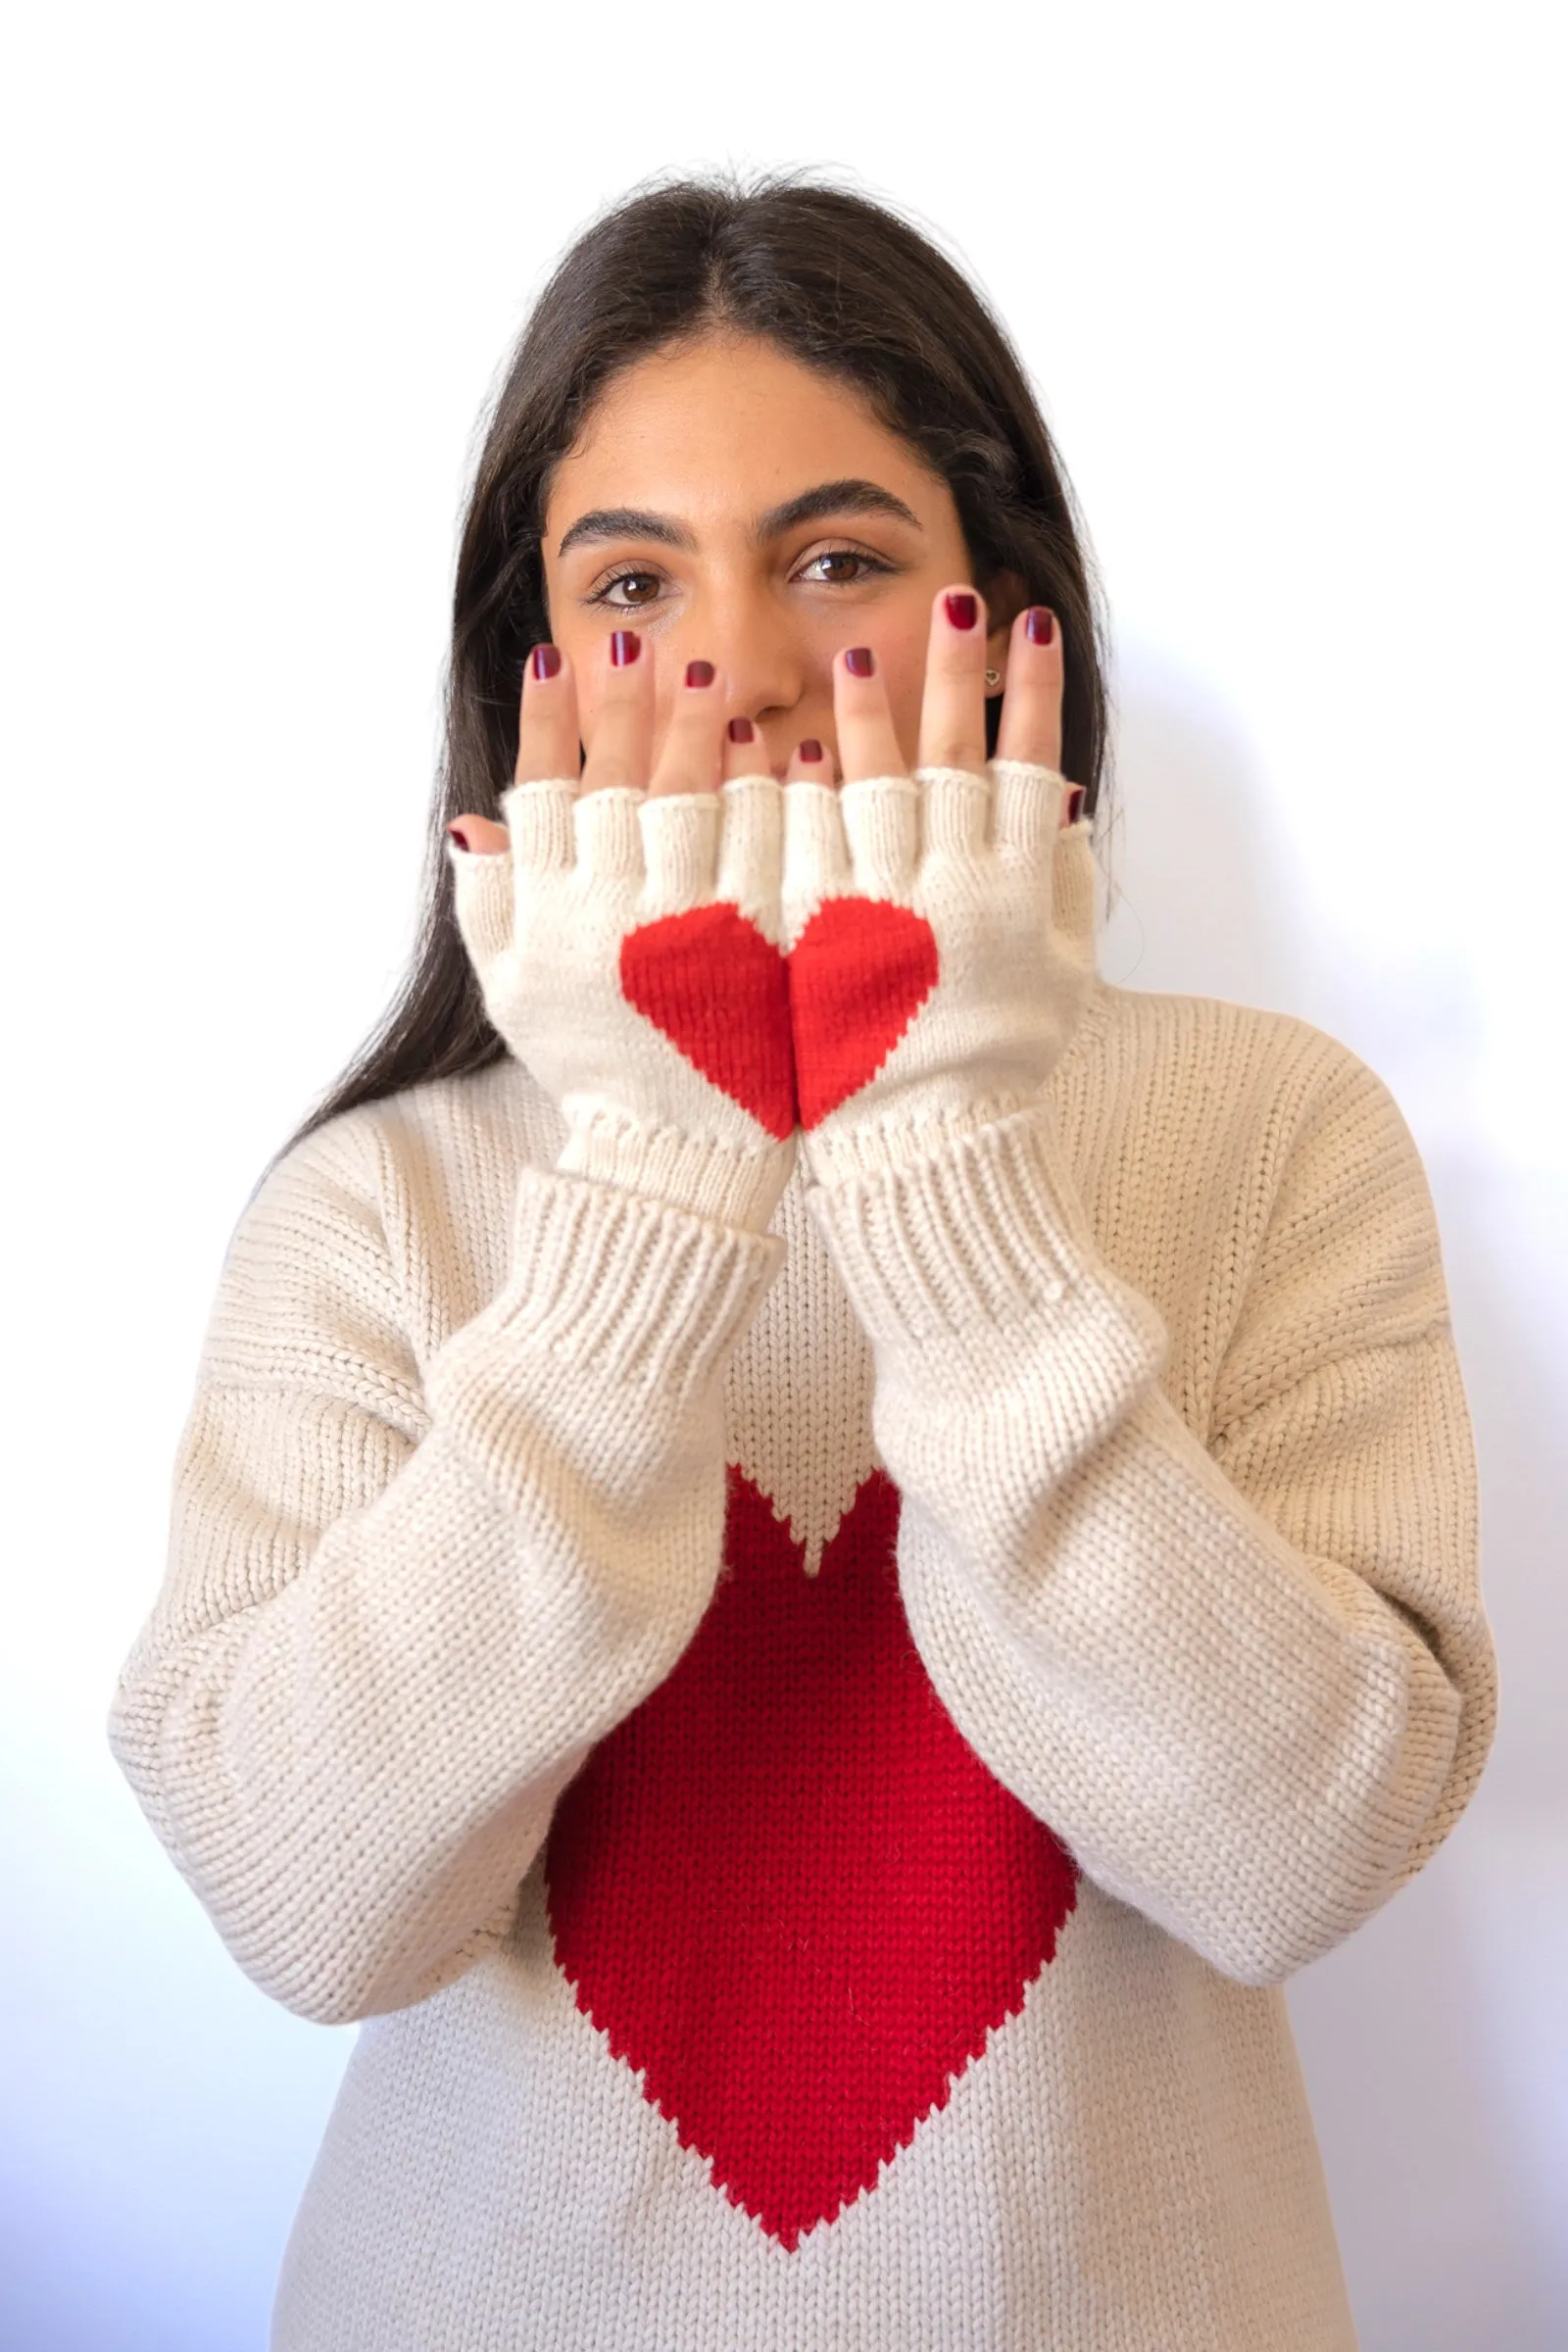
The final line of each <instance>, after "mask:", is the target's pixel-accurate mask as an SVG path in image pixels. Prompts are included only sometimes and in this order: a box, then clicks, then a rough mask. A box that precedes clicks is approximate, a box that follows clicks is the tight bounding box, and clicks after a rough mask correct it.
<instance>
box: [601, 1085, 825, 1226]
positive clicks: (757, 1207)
mask: <svg viewBox="0 0 1568 2352" xmlns="http://www.w3.org/2000/svg"><path fill="white" fill-rule="evenodd" d="M794 1158H795V1144H794V1139H793V1138H791V1140H790V1141H789V1142H788V1143H782V1144H773V1145H767V1146H764V1147H762V1148H761V1149H760V1150H759V1151H756V1152H738V1151H732V1150H731V1149H729V1148H728V1147H727V1146H726V1145H723V1144H718V1143H713V1142H711V1141H710V1140H708V1139H707V1138H705V1137H699V1136H692V1135H686V1134H683V1133H681V1132H680V1131H679V1130H677V1129H675V1128H672V1127H644V1126H641V1125H639V1124H638V1122H637V1121H636V1120H634V1119H630V1118H628V1117H626V1116H625V1114H624V1113H622V1112H619V1111H614V1110H611V1109H608V1108H602V1107H596V1108H594V1109H592V1110H579V1109H577V1108H576V1106H574V1105H572V1104H569V1103H568V1105H567V1112H566V1141H565V1144H564V1147H563V1149H562V1153H561V1157H560V1159H559V1160H558V1162H557V1166H558V1167H559V1168H560V1169H561V1171H562V1173H563V1174H564V1175H571V1176H592V1177H594V1178H595V1179H597V1180H598V1181H599V1182H600V1183H603V1184H614V1185H618V1186H620V1187H621V1188H622V1189H623V1190H624V1191H626V1192H628V1193H635V1194H639V1195H641V1196H642V1197H643V1198H645V1199H648V1200H652V1201H664V1202H666V1203H667V1204H668V1205H669V1206H670V1207H671V1208H682V1209H686V1210H688V1211H689V1212H690V1213H691V1214H693V1215H695V1216H699V1217H711V1219H712V1220H713V1222H714V1223H715V1224H718V1225H733V1226H739V1227H741V1228H743V1229H744V1230H745V1231H747V1232H750V1233H765V1232H766V1230H767V1228H768V1225H769V1223H770V1222H771V1220H772V1215H773V1211H774V1209H775V1208H776V1207H777V1206H778V1200H779V1195H780V1194H781V1193H782V1192H783V1190H784V1187H785V1185H786V1184H787V1183H788V1181H789V1175H790V1169H791V1167H792V1166H793V1164H794Z"/></svg>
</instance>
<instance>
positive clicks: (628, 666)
mask: <svg viewBox="0 0 1568 2352" xmlns="http://www.w3.org/2000/svg"><path fill="white" fill-rule="evenodd" d="M600 659H601V660H602V661H603V662H604V670H603V673H602V676H601V681H600V695H599V702H598V707H597V709H596V710H595V711H594V715H593V720H592V732H591V734H590V735H589V738H588V757H587V759H586V760H585V761H584V762H583V771H582V790H583V792H584V793H591V792H606V791H613V790H616V789H619V790H621V791H626V792H643V791H646V789H647V786H648V769H649V763H650V761H651V760H652V757H653V744H654V664H653V662H652V661H651V660H650V658H649V655H648V652H647V650H646V648H645V646H644V644H643V641H642V638H641V637H640V636H639V634H638V632H637V631H636V630H635V629H615V630H613V631H612V633H611V635H610V638H609V640H608V641H607V643H606V646H605V650H604V653H603V655H602V656H601V657H600Z"/></svg>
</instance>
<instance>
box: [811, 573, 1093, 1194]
mask: <svg viewBox="0 0 1568 2352" xmlns="http://www.w3.org/2000/svg"><path fill="white" fill-rule="evenodd" d="M985 649H986V633H985V627H984V607H983V604H982V603H981V600H980V598H979V597H978V594H977V592H976V591H974V590H973V589H971V588H968V587H966V586H964V585H962V584H958V585H956V586H955V587H953V588H951V589H947V590H944V591H942V592H941V593H940V594H939V595H938V596H937V598H936V600H935V603H934V607H933V612H932V619H931V642H930V651H929V655H928V659H927V665H926V677H925V693H924V701H923V705H922V711H921V722H920V742H919V759H918V764H917V766H916V769H915V773H914V775H913V776H910V775H908V774H907V772H906V771H905V768H904V764H903V760H902V757H901V754H900V750H899V745H898V740H897V737H896V735H895V733H894V728H893V723H892V718H891V715H890V712H889V706H888V699H887V694H886V691H885V689H884V687H883V684H882V681H881V679H880V677H879V676H878V675H877V673H876V669H875V665H874V661H871V662H870V664H869V666H867V657H866V654H865V649H860V650H859V653H857V652H856V651H851V652H849V653H841V654H840V655H839V656H838V658H837V659H836V661H835V662H834V704H835V719H836V725H837V732H838V755H839V764H840V768H841V770H842V774H843V777H844V782H843V784H842V786H841V787H840V788H839V789H838V790H835V789H834V788H833V787H832V786H831V785H830V784H828V783H826V782H823V781H812V780H810V778H809V775H807V774H804V773H797V772H792V774H791V776H790V778H789V781H788V783H787V786H786V790H785V857H784V881H783V926H784V944H785V947H786V949H787V951H788V952H789V957H790V999H791V1019H792V1028H793V1035H794V1051H795V1070H796V1085H797V1090H798V1094H799V1100H800V1121H801V1127H802V1130H803V1134H804V1139H805V1148H806V1152H807V1157H808V1160H809V1164H810V1166H811V1169H812V1172H813V1174H815V1175H816V1176H817V1177H818V1178H820V1179H822V1180H824V1181H828V1182H831V1181H833V1180H834V1179H835V1178H837V1177H840V1176H843V1175H847V1174H851V1173H854V1172H856V1171H858V1170H862V1171H863V1170H869V1169H873V1168H877V1167H887V1166H890V1165H897V1164H899V1163H900V1162H902V1161H903V1160H905V1159H907V1158H908V1157H911V1156H913V1155H916V1154H918V1153H919V1152H923V1151H926V1150H929V1149H931V1148H932V1146H933V1145H934V1144H937V1143H939V1142H940V1141H941V1140H942V1139H943V1138H944V1136H947V1135H951V1134H954V1133H956V1132H961V1131H964V1130H966V1129H971V1128H973V1127H974V1126H976V1125H978V1124H981V1123H983V1122H985V1121H987V1120H990V1119H994V1118H1000V1117H1003V1116H1005V1115H1006V1114H1007V1113H1008V1112H1009V1111H1013V1110H1017V1109H1020V1108H1022V1107H1024V1106H1025V1105H1026V1104H1028V1103H1031V1102H1033V1101H1035V1100H1036V1099H1037V1098H1038V1096H1039V1095H1040V1093H1041V1090H1042V1089H1043V1088H1044V1086H1045V1085H1046V1082H1047V1080H1048V1079H1049V1077H1050V1075H1051V1072H1052V1070H1053V1068H1054V1065H1055V1063H1056V1061H1057V1059H1058V1058H1059V1056H1060V1054H1061V1052H1062V1049H1063V1048H1064V1046H1065V1044H1066V1042H1067V1040H1068V1038H1069V1037H1070V1036H1071V1034H1072V1031H1073V1028H1074V1027H1075V1025H1076V1022H1077V1019H1078V1015H1079V1013H1080V1011H1081V1009H1082V1006H1083V1004H1084V1000H1085V998H1086V996H1087V994H1088V991H1089V988H1090V985H1091V983H1092V981H1093V977H1094V968H1093V956H1092V952H1091V953H1090V954H1088V955H1086V954H1085V953H1084V952H1083V951H1082V949H1080V948H1079V947H1077V946H1076V945H1075V944H1074V943H1073V942H1071V941H1069V940H1067V939H1065V938H1064V937H1063V936H1062V935H1061V934H1060V932H1059V931H1058V930H1057V929H1056V927H1055V925H1054V921H1053V902H1054V868H1055V859H1056V855H1057V838H1058V833H1059V832H1060V830H1061V829H1062V828H1063V827H1070V828H1071V829H1072V832H1073V833H1074V834H1078V833H1082V834H1087V830H1088V827H1087V823H1086V822H1084V821H1083V820H1079V819H1078V818H1077V814H1076V810H1077V805H1078V802H1077V797H1075V788H1074V787H1072V786H1070V785H1068V784H1067V783H1066V782H1065V780H1064V779H1063V777H1062V776H1061V775H1060V773H1059V772H1058V770H1057V767H1056V764H1055V763H1056V760H1058V759H1059V757H1060V711H1061V678H1062V667H1061V647H1060V638H1059V632H1058V631H1057V630H1056V628H1055V627H1054V622H1053V620H1052V616H1051V615H1050V614H1049V613H1044V612H1043V610H1042V608H1039V607H1034V608H1032V609H1031V610H1030V611H1029V612H1027V613H1020V614H1019V616H1018V618H1017V620H1016V621H1015V622H1014V624H1013V630H1012V637H1011V643H1010V647H1009V661H1008V678H1007V688H1006V694H1005V701H1004V705H1003V711H1002V717H1001V723H1000V730H999V736H998V747H997V757H996V759H995V760H992V761H990V762H989V763H988V762H987V759H986V752H985V691H984V663H985Z"/></svg>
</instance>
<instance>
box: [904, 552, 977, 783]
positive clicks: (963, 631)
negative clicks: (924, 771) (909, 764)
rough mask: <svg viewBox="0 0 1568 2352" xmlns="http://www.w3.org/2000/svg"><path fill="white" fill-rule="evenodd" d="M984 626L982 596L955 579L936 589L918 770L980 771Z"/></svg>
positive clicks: (921, 722) (922, 701) (923, 699)
mask: <svg viewBox="0 0 1568 2352" xmlns="http://www.w3.org/2000/svg"><path fill="white" fill-rule="evenodd" d="M985 622H986V609H985V600H984V598H983V597H982V596H981V595H980V594H979V592H978V590H976V589H974V588H970V587H967V586H965V585H964V584H963V582H961V581H959V582H957V583H956V584H955V585H954V586H953V587H951V588H944V589H943V590H941V592H940V593H939V594H938V596H937V598H936V600H935V602H934V603H933V605H932V607H931V636H930V641H929V643H928V645H927V648H926V659H925V693H924V696H923V697H922V699H921V704H920V757H919V761H918V764H919V765H920V766H921V767H956V768H964V769H967V770H968V771H970V772H971V773H978V772H981V771H983V770H984V767H985V763H986V688H985V669H986V627H985Z"/></svg>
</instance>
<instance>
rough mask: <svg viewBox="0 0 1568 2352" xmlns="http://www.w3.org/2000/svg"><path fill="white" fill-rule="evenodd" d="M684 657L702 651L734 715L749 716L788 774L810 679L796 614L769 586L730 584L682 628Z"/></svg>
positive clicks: (698, 608) (769, 753) (772, 756)
mask: <svg viewBox="0 0 1568 2352" xmlns="http://www.w3.org/2000/svg"><path fill="white" fill-rule="evenodd" d="M681 635H682V639H683V640H686V639H688V638H689V640H690V642H689V644H688V643H685V642H683V643H682V645H681V648H680V658H681V660H682V662H684V661H685V660H686V659H687V658H688V656H702V657H703V658H704V659H706V660H707V661H710V662H712V663H713V664H714V666H715V667H716V668H717V670H718V674H719V676H720V678H722V680H723V681H724V687H725V699H726V701H727V703H728V706H729V711H730V715H731V716H732V717H736V718H749V719H750V720H751V721H752V724H753V725H754V726H755V727H756V728H757V729H758V731H759V733H760V735H761V736H762V739H763V741H764V743H765V744H766V746H767V756H768V758H769V760H771V761H772V762H773V763H774V764H775V766H776V767H777V768H778V770H779V773H780V774H782V773H783V769H784V764H785V761H786V760H788V758H789V754H790V752H791V751H792V750H793V749H794V742H795V737H794V733H793V732H791V714H792V713H793V712H795V711H798V710H799V708H800V704H801V700H802V697H803V696H804V695H805V694H806V692H807V689H808V684H809V668H810V664H809V649H808V647H807V645H806V643H805V641H804V639H803V636H802V633H801V631H800V629H799V627H798V625H797V623H796V621H795V618H794V615H792V614H791V613H790V612H789V611H788V610H787V609H786V608H785V606H784V605H783V604H782V603H781V601H780V600H779V599H778V598H777V597H775V596H773V595H771V594H769V592H768V590H767V588H766V587H765V585H762V584H760V583H751V584H748V585H746V586H740V585H730V586H728V587H726V589H725V591H724V593H723V594H722V595H714V596H712V597H711V598H707V597H705V598H704V599H703V600H702V601H701V603H700V604H699V605H697V606H695V607H694V608H693V610H692V612H691V613H690V614H689V616H688V622H687V626H686V627H685V628H683V630H682V631H681Z"/></svg>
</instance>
